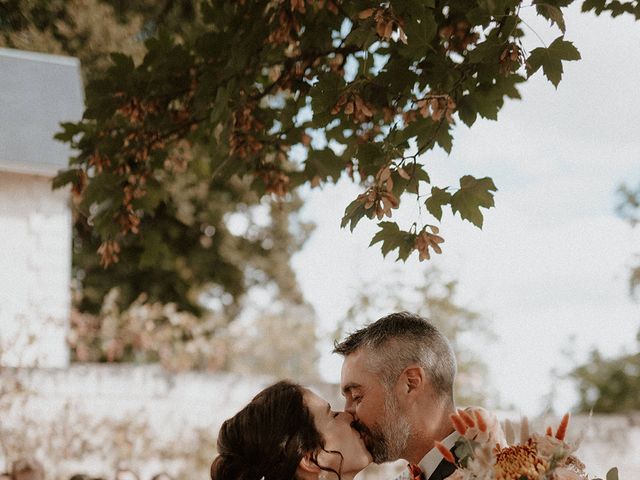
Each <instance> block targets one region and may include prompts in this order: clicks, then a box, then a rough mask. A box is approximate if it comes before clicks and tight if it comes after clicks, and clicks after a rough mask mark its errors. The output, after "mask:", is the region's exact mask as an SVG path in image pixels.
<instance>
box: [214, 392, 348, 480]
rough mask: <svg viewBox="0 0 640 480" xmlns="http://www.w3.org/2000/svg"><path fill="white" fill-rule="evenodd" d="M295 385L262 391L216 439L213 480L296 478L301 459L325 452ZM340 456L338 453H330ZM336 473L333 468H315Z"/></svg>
mask: <svg viewBox="0 0 640 480" xmlns="http://www.w3.org/2000/svg"><path fill="white" fill-rule="evenodd" d="M303 395H304V390H303V388H302V387H301V386H300V385H297V384H295V383H291V382H288V381H281V382H278V383H276V384H275V385H272V386H270V387H267V388H265V389H264V390H262V391H261V392H260V393H259V394H258V395H256V396H255V397H254V399H253V400H251V402H250V403H249V404H248V405H247V406H246V407H244V408H243V409H242V410H240V411H239V412H238V413H237V414H236V415H234V416H233V417H231V418H230V419H228V420H226V421H225V422H224V423H223V424H222V427H220V432H219V434H218V456H217V457H216V458H215V459H214V461H213V464H212V465H211V479H212V480H261V479H262V478H264V480H289V479H295V474H296V469H297V468H298V464H299V463H300V460H302V458H303V457H304V456H305V455H306V454H308V453H311V455H312V457H311V459H312V461H313V462H314V463H315V464H316V465H317V458H316V455H317V453H318V451H319V450H321V449H323V448H324V439H323V438H322V435H321V434H320V432H318V430H317V429H316V427H315V424H314V421H313V416H312V415H311V412H309V409H308V408H307V406H306V405H305V403H304V398H303ZM331 453H336V454H339V455H340V457H342V454H340V452H331ZM320 468H321V469H322V470H328V471H331V472H333V473H336V474H337V475H338V477H340V474H339V472H336V471H335V470H333V469H327V468H323V467H320Z"/></svg>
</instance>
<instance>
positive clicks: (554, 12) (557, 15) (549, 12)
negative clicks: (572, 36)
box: [533, 0, 567, 33]
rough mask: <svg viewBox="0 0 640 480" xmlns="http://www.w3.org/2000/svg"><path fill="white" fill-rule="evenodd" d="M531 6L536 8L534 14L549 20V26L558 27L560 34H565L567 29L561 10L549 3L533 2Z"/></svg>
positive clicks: (536, 0) (535, 0)
mask: <svg viewBox="0 0 640 480" xmlns="http://www.w3.org/2000/svg"><path fill="white" fill-rule="evenodd" d="M533 5H535V6H536V12H538V15H542V16H543V17H544V18H546V19H547V20H549V21H550V22H551V24H554V23H555V24H556V25H558V28H559V29H560V31H561V32H562V33H565V32H566V30H567V27H566V25H565V23H564V15H563V14H562V10H560V8H558V7H557V6H555V5H551V4H550V3H547V2H543V1H538V0H534V2H533Z"/></svg>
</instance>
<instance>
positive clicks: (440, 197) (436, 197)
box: [424, 187, 451, 220]
mask: <svg viewBox="0 0 640 480" xmlns="http://www.w3.org/2000/svg"><path fill="white" fill-rule="evenodd" d="M424 203H425V205H426V207H427V210H428V211H429V213H430V214H431V215H433V216H434V217H436V218H437V219H438V220H442V207H443V206H444V205H449V204H450V203H451V194H450V193H449V192H447V189H446V188H438V187H431V196H430V197H429V198H427V201H426V202H424Z"/></svg>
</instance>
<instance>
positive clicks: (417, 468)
mask: <svg viewBox="0 0 640 480" xmlns="http://www.w3.org/2000/svg"><path fill="white" fill-rule="evenodd" d="M334 352H335V353H339V354H340V355H343V356H344V363H343V365H342V378H341V382H340V383H341V388H342V393H343V395H344V397H345V399H346V403H345V410H346V411H347V412H349V413H351V414H352V415H353V416H354V419H355V420H354V423H353V427H354V428H355V429H356V430H358V431H359V432H360V433H361V435H362V437H363V440H364V442H365V445H366V446H367V449H368V450H369V452H370V453H371V455H372V457H373V461H374V462H375V463H383V462H391V461H394V460H398V459H404V460H407V461H408V462H409V470H408V471H407V472H406V473H405V474H404V475H403V477H402V478H412V479H426V480H442V479H444V478H446V477H448V476H449V475H451V474H452V473H453V471H454V470H455V467H454V466H453V465H452V464H451V463H449V462H447V461H446V460H443V459H442V455H441V454H440V452H438V451H437V450H436V449H435V448H434V442H435V441H440V442H442V443H443V444H444V445H445V446H446V447H447V448H448V449H452V448H453V446H454V444H455V442H456V440H457V439H458V434H457V432H455V430H454V428H453V426H452V424H451V420H450V418H449V416H450V415H451V414H452V413H455V405H454V402H453V382H454V379H455V375H456V359H455V356H454V354H453V350H452V349H451V345H450V344H449V342H448V340H447V339H446V338H445V337H444V336H443V335H442V334H441V333H440V332H439V331H438V330H437V329H436V328H435V327H434V326H433V325H431V324H430V323H429V322H428V321H427V320H425V319H424V318H422V317H420V316H418V315H413V314H411V313H407V312H401V313H393V314H391V315H388V316H386V317H383V318H381V319H380V320H378V321H376V322H374V323H372V324H370V325H368V326H366V327H364V328H362V329H360V330H358V331H356V332H354V333H352V334H351V335H349V336H348V337H347V338H346V339H345V340H343V341H342V342H340V343H337V344H336V345H335V349H334ZM409 473H410V475H407V474H409Z"/></svg>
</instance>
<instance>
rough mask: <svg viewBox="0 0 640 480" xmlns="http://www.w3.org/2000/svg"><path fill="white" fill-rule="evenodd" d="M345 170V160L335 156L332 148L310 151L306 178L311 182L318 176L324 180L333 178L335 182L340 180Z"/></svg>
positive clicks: (305, 171) (305, 172)
mask: <svg viewBox="0 0 640 480" xmlns="http://www.w3.org/2000/svg"><path fill="white" fill-rule="evenodd" d="M343 169H344V159H342V158H341V157H339V156H338V155H336V154H335V152H334V151H333V150H331V149H330V148H325V149H323V150H312V149H309V157H308V158H307V160H306V162H305V167H304V176H305V178H306V179H307V180H311V179H313V178H314V177H316V176H318V177H320V178H321V179H322V180H326V179H327V178H329V177H331V179H332V180H333V181H334V182H335V181H337V180H338V179H339V178H340V174H341V173H342V170H343Z"/></svg>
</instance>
